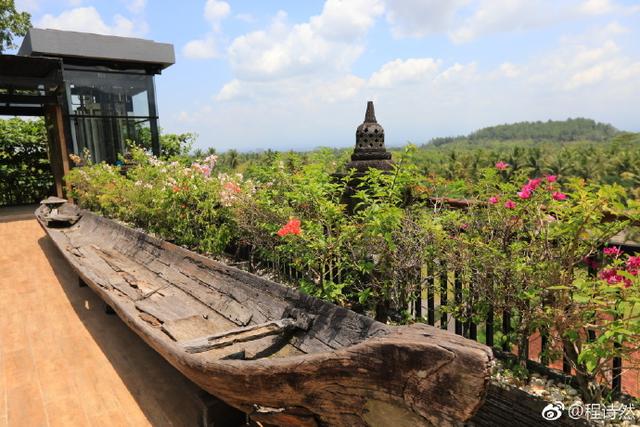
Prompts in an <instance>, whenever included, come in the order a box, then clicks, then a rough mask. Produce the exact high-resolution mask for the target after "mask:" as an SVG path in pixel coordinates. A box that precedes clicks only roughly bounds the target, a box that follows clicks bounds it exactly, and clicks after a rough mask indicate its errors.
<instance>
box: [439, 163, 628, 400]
mask: <svg viewBox="0 0 640 427" xmlns="http://www.w3.org/2000/svg"><path fill="white" fill-rule="evenodd" d="M502 170H503V169H502V168H501V167H499V166H498V165H496V168H495V169H494V170H486V171H485V174H484V177H483V178H482V179H481V180H480V181H479V182H478V184H477V185H476V186H475V189H476V197H477V199H478V200H486V201H487V203H485V204H475V205H472V206H471V208H470V209H469V210H468V211H467V212H464V213H462V214H461V218H460V219H459V220H458V221H462V222H464V223H465V225H466V226H465V227H464V229H459V228H457V229H456V228H454V227H451V229H452V230H453V232H452V234H451V235H450V238H449V240H448V242H447V245H442V249H441V252H442V253H445V254H448V256H446V259H447V263H448V264H449V265H452V266H455V267H454V268H455V269H456V270H458V271H460V272H462V274H463V275H466V276H465V277H466V278H467V279H466V280H468V281H469V282H470V283H471V285H470V286H469V287H468V288H467V289H466V290H465V292H468V295H467V296H466V297H465V298H464V300H463V302H462V303H457V304H456V303H455V302H454V303H453V304H450V310H451V311H452V312H454V313H455V315H456V317H458V318H465V317H467V318H469V317H471V318H472V319H473V320H474V321H476V322H481V321H483V320H484V319H485V318H486V315H487V313H488V312H489V311H490V310H496V311H497V312H502V313H504V315H503V316H508V317H507V318H506V321H507V323H508V324H509V325H510V326H511V327H512V328H513V331H512V332H511V333H507V334H505V335H504V336H502V338H501V340H502V344H503V345H504V347H505V348H509V347H510V345H509V343H514V344H516V345H517V349H518V353H519V356H520V361H521V365H522V367H523V368H524V367H525V362H526V357H527V351H528V340H529V337H530V336H531V335H532V334H533V333H534V332H536V331H538V332H541V333H543V334H545V335H547V336H548V337H549V341H550V345H549V347H548V348H547V349H546V354H545V355H544V356H547V357H548V358H551V359H556V358H559V357H561V356H562V355H561V353H560V351H561V349H562V348H564V349H565V357H566V358H567V359H568V360H569V362H570V363H571V365H572V367H573V369H574V370H575V373H576V375H577V378H578V381H579V383H580V386H581V390H582V392H583V395H584V397H585V398H589V399H593V398H597V397H599V396H600V395H601V393H602V388H601V387H600V386H599V385H598V383H597V381H596V379H597V378H602V376H603V374H604V372H605V366H611V360H612V358H613V357H614V355H619V354H621V353H622V351H621V350H620V349H615V351H613V350H614V348H613V346H609V347H608V348H605V347H603V346H599V347H598V351H597V352H595V353H594V350H593V346H595V345H596V344H595V343H599V342H601V341H602V340H604V341H607V340H610V338H611V337H612V335H611V333H614V332H612V329H611V328H613V327H614V325H619V324H620V322H622V320H620V319H622V318H623V316H621V313H620V312H619V311H620V310H619V309H618V308H613V307H617V305H619V304H620V303H622V302H623V301H626V302H625V304H629V301H634V299H635V298H637V297H638V296H640V288H639V287H638V286H631V284H632V283H635V282H633V280H636V279H632V278H631V276H633V274H632V273H631V272H630V271H629V270H624V271H622V270H620V269H619V268H618V269H616V268H614V267H609V268H607V269H605V270H603V271H602V272H601V273H600V276H599V277H596V276H593V275H592V276H589V271H588V268H587V265H585V262H584V260H585V259H590V258H591V257H593V256H594V255H597V254H598V250H599V249H598V248H600V247H602V245H603V244H604V243H605V242H606V241H607V240H608V239H609V238H610V237H611V236H612V235H614V234H616V233H617V232H619V231H620V230H622V229H623V228H625V227H626V226H627V225H628V223H629V221H628V220H624V219H619V220H610V219H609V218H610V217H612V215H618V216H619V217H620V218H623V212H626V214H627V215H629V213H630V212H631V211H630V207H629V206H627V204H626V203H627V201H626V198H625V192H624V191H623V189H622V188H621V187H619V186H615V185H614V186H606V185H605V186H595V185H592V184H588V183H585V182H584V181H583V180H578V179H567V180H566V181H567V184H566V185H565V186H564V189H563V190H561V188H560V187H559V185H558V183H557V177H556V176H553V175H551V176H547V177H536V178H525V177H522V176H515V177H514V178H513V179H512V180H511V181H508V180H505V179H504V178H503V177H502V175H501V171H502ZM518 181H520V182H521V183H522V184H521V185H517V182H518ZM565 192H566V193H565ZM514 196H515V197H514ZM501 200H506V201H505V202H504V203H503V204H502V203H500V201H501ZM515 200H517V201H515ZM635 218H637V215H636V216H635ZM606 254H607V256H611V255H614V254H618V252H617V251H616V250H615V249H607V250H606ZM617 262H618V264H620V263H621V261H619V260H618V261H617ZM630 262H631V265H634V261H633V259H632V261H630ZM632 271H633V270H632ZM634 277H635V276H634ZM612 284H613V286H614V287H615V289H619V288H624V290H623V291H621V292H617V291H616V292H613V289H614V288H612V287H611V286H612ZM587 290H588V291H589V294H588V296H587V294H586V292H587ZM469 301H471V304H469ZM639 308H640V306H639ZM612 310H613V311H615V312H616V313H613V312H612ZM603 313H606V314H607V316H603V315H602V314H603ZM606 319H617V320H616V321H615V322H613V323H611V322H609V321H606ZM633 322H635V325H634V327H633V328H631V326H630V325H629V323H628V322H627V323H625V325H626V327H627V328H629V329H627V332H628V331H631V330H636V331H637V329H634V328H638V327H640V322H638V320H637V319H636V320H633ZM616 328H617V326H616ZM606 331H609V333H606ZM594 332H595V333H596V336H597V337H598V339H597V340H596V341H588V340H587V339H586V337H589V336H593V333H594ZM614 335H615V336H616V337H618V338H617V339H622V338H621V337H622V336H621V335H619V329H618V332H615V333H614ZM603 336H606V337H607V338H602V337H603ZM638 337H640V335H637V336H636V337H634V338H633V339H631V338H630V336H629V335H626V336H625V342H626V343H627V345H626V346H624V350H625V351H626V350H629V349H631V348H637V345H638V344H640V338H638ZM631 341H634V342H633V344H631ZM505 344H506V345H505ZM596 353H597V355H598V356H597V358H598V363H595V362H594V360H593V358H594V357H595V356H594V354H596ZM587 362H588V366H587Z"/></svg>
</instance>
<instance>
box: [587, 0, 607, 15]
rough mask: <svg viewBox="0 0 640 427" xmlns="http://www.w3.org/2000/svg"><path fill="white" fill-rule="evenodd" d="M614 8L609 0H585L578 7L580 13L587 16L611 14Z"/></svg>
mask: <svg viewBox="0 0 640 427" xmlns="http://www.w3.org/2000/svg"><path fill="white" fill-rule="evenodd" d="M614 8H615V6H614V4H613V3H612V2H611V0H586V1H585V2H584V3H582V4H581V5H580V11H581V12H582V13H586V14H588V15H604V14H607V13H611V12H612V11H613V10H614Z"/></svg>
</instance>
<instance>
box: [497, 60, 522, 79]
mask: <svg viewBox="0 0 640 427" xmlns="http://www.w3.org/2000/svg"><path fill="white" fill-rule="evenodd" d="M521 72H522V70H521V69H520V67H518V66H517V65H515V64H512V63H511V62H504V63H502V64H500V74H501V75H503V76H504V77H507V78H510V79H512V78H514V77H518V76H519V75H520V73H521Z"/></svg>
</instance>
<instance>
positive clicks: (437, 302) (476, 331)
mask: <svg viewBox="0 0 640 427" xmlns="http://www.w3.org/2000/svg"><path fill="white" fill-rule="evenodd" d="M619 247H620V249H621V250H622V251H623V252H626V253H629V254H636V253H638V252H640V248H638V247H635V246H619ZM233 252H234V254H235V257H236V260H238V261H241V262H242V263H245V264H246V267H247V269H249V270H252V271H255V270H256V269H261V270H263V271H264V270H267V271H269V272H271V273H272V274H273V278H274V279H276V280H279V281H284V282H288V283H292V284H295V283H297V282H298V281H300V280H301V279H302V278H304V277H305V274H304V272H301V271H298V270H297V269H295V268H293V267H292V266H291V264H290V263H289V262H287V260H285V259H281V258H279V257H275V258H272V259H265V258H261V257H260V256H259V255H257V254H256V252H254V251H252V250H251V248H249V247H242V248H240V249H239V250H235V251H233ZM589 272H590V274H591V275H595V274H597V271H596V270H595V269H593V268H592V267H589ZM415 277H418V278H419V280H418V281H417V282H418V283H415V284H413V285H414V286H413V288H414V289H415V291H414V294H413V295H412V297H411V298H407V300H408V301H410V302H409V303H408V305H407V307H406V311H405V312H406V313H408V314H410V315H411V317H412V318H413V320H415V321H420V322H424V323H426V324H428V325H431V326H434V327H439V328H441V329H444V330H448V331H450V332H452V333H455V334H457V335H461V336H464V337H465V338H468V339H471V340H475V341H478V342H481V343H483V344H485V345H487V346H489V347H492V348H494V349H496V350H498V351H501V352H504V353H511V352H512V351H513V349H514V345H515V343H513V342H512V341H510V340H508V339H506V338H505V337H506V336H508V335H509V334H511V333H512V332H513V327H514V326H513V322H512V320H513V318H514V316H517V315H518V313H517V312H515V311H511V310H499V311H498V310H494V308H493V307H492V306H490V307H489V308H488V310H486V315H483V319H482V320H481V321H478V322H474V321H473V320H472V318H473V317H474V313H473V312H472V307H473V306H474V304H473V303H474V301H473V298H474V292H473V289H474V286H476V283H474V280H473V275H472V274H469V272H467V274H464V273H463V272H461V271H459V270H455V269H452V268H449V267H448V266H447V265H446V263H445V262H444V261H443V260H439V259H437V258H435V259H433V260H431V261H430V262H427V263H426V265H423V266H422V267H421V268H419V271H418V272H417V274H415ZM307 279H308V278H307ZM465 299H466V300H465ZM451 302H453V303H454V305H455V306H456V307H466V308H465V310H464V311H463V312H462V313H461V314H462V316H456V315H455V314H453V313H451V312H450V310H448V309H447V307H448V306H449V304H450V303H451ZM475 317H477V316H475ZM548 333H549V332H548V331H537V332H536V333H535V334H534V335H532V336H531V337H529V340H526V341H525V345H527V348H524V349H523V350H524V354H525V355H526V357H527V360H528V361H529V362H535V363H537V364H540V365H542V366H545V367H550V366H551V365H552V364H559V362H560V361H558V360H548V357H546V351H545V350H547V349H548V345H549V338H548ZM534 336H536V337H539V339H540V341H541V345H540V351H538V352H536V354H535V355H531V354H529V348H528V344H529V341H530V340H531V339H532V338H533V337H534ZM589 338H590V339H595V332H594V331H589ZM562 353H563V354H564V351H563V352H562ZM531 357H536V358H537V360H536V359H533V358H531ZM554 362H555V363H554ZM611 368H612V369H611V376H610V378H609V379H608V380H609V382H610V388H611V390H612V392H613V394H614V395H620V394H621V393H622V376H623V366H622V359H620V358H618V357H616V358H614V359H613V363H612V367H611ZM562 371H563V373H564V374H566V375H568V376H571V373H572V368H571V365H570V363H569V361H568V360H567V359H566V358H563V360H562Z"/></svg>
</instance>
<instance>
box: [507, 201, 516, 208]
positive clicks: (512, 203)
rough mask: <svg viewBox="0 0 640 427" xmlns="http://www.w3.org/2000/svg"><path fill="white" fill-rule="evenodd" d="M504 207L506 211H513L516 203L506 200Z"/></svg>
mask: <svg viewBox="0 0 640 427" xmlns="http://www.w3.org/2000/svg"><path fill="white" fill-rule="evenodd" d="M504 207H505V208H507V209H515V208H516V202H514V201H513V200H507V201H506V202H504Z"/></svg>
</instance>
